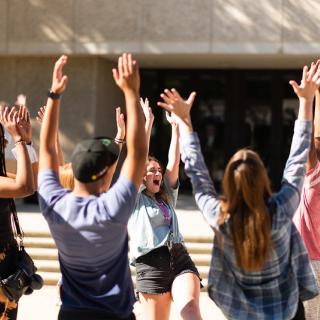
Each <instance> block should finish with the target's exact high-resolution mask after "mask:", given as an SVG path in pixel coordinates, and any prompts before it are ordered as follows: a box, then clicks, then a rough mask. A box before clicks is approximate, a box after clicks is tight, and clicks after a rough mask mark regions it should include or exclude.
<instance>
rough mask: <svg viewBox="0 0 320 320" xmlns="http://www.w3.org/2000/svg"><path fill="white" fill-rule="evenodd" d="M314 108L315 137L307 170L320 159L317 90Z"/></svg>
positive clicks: (312, 140)
mask: <svg viewBox="0 0 320 320" xmlns="http://www.w3.org/2000/svg"><path fill="white" fill-rule="evenodd" d="M315 101H316V102H315V108H314V121H313V123H314V131H313V139H311V146H310V151H309V157H308V161H307V171H309V170H311V169H313V168H314V167H315V166H316V165H317V163H318V161H319V160H320V92H319V90H317V91H316V99H315Z"/></svg>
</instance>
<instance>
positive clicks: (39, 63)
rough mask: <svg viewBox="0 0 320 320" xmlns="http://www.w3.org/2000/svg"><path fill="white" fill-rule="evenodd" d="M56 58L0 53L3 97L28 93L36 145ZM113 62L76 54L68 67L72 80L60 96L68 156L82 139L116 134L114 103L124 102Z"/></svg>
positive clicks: (10, 100) (9, 98) (8, 98)
mask: <svg viewBox="0 0 320 320" xmlns="http://www.w3.org/2000/svg"><path fill="white" fill-rule="evenodd" d="M53 62H54V58H45V57H32V58H30V57H25V58H23V57H19V58H14V57H12V58H7V57H5V58H1V57H0V70H1V72H0V100H4V101H7V102H8V103H9V104H13V103H14V102H15V98H16V95H17V94H18V93H24V94H26V95H27V104H28V108H29V110H30V113H31V116H32V118H33V121H32V125H33V132H34V141H35V144H36V146H37V144H38V137H39V129H40V127H39V125H38V123H37V122H36V121H35V120H34V119H35V117H36V114H37V111H38V109H39V107H40V106H42V105H44V104H45V103H46V94H47V90H48V88H49V87H50V80H51V70H52V66H53ZM112 66H113V64H111V63H110V62H108V61H107V60H106V59H102V58H94V57H92V58H91V57H87V58H85V57H81V58H77V57H73V58H70V60H69V63H68V65H67V66H66V68H65V73H66V74H68V76H69V83H68V88H67V90H66V92H65V93H64V94H63V97H62V100H61V113H60V129H61V141H62V144H63V149H64V151H65V152H66V155H67V159H68V158H69V156H70V153H71V151H72V149H73V147H74V144H75V143H76V142H78V141H79V140H80V139H82V138H85V137H88V136H94V135H109V136H113V135H115V132H116V126H115V110H114V109H115V108H114V107H115V106H116V105H122V106H124V105H123V98H122V94H121V92H120V90H119V89H118V88H116V86H115V84H114V82H113V79H112V73H111V69H112Z"/></svg>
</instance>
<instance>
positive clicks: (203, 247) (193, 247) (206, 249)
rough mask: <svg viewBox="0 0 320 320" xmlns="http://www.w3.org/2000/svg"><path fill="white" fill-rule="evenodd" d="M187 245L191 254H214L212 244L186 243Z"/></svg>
mask: <svg viewBox="0 0 320 320" xmlns="http://www.w3.org/2000/svg"><path fill="white" fill-rule="evenodd" d="M185 245H186V247H187V249H188V252H189V253H190V254H191V253H197V254H201V253H204V254H211V252H212V242H211V243H197V242H186V243H185Z"/></svg>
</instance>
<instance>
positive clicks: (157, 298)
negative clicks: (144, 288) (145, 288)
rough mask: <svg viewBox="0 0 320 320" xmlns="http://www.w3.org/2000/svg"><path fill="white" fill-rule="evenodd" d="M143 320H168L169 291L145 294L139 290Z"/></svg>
mask: <svg viewBox="0 0 320 320" xmlns="http://www.w3.org/2000/svg"><path fill="white" fill-rule="evenodd" d="M139 297H140V302H141V305H142V310H143V316H144V317H143V319H144V320H168V319H169V316H170V307H171V293H170V292H165V293H162V294H145V293H141V292H139Z"/></svg>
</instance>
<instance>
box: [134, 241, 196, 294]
mask: <svg viewBox="0 0 320 320" xmlns="http://www.w3.org/2000/svg"><path fill="white" fill-rule="evenodd" d="M136 271H137V278H136V289H137V292H138V293H139V292H141V293H147V294H161V293H165V292H170V291H171V287H172V283H173V280H174V279H175V278H176V277H177V276H179V275H181V274H183V273H194V274H195V275H197V276H198V278H199V279H200V281H201V278H200V275H199V272H198V269H197V268H196V266H195V264H194V263H193V261H192V260H191V258H190V256H189V253H188V251H187V249H186V248H185V246H184V245H183V244H181V243H176V244H173V246H172V248H170V249H169V248H168V247H167V246H163V247H160V248H156V249H154V250H152V251H150V252H149V253H147V254H145V255H143V256H141V257H139V258H138V259H137V260H136ZM200 286H202V285H201V282H200Z"/></svg>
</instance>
